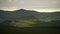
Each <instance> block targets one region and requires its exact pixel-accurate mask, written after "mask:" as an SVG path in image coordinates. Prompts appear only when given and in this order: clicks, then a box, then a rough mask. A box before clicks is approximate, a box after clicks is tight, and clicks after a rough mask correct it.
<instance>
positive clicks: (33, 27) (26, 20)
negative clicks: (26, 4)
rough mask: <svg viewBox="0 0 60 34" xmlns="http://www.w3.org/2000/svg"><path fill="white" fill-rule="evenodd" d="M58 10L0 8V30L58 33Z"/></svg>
mask: <svg viewBox="0 0 60 34" xmlns="http://www.w3.org/2000/svg"><path fill="white" fill-rule="evenodd" d="M58 27H60V12H53V13H40V12H36V11H34V10H24V9H20V10H16V11H15V12H11V11H3V10H0V30H1V32H5V33H7V34H13V33H15V34H18V33H19V34H21V33H22V34H24V33H26V34H31V33H32V34H38V33H43V34H45V33H46V34H51V33H52V34H53V33H59V31H60V29H59V28H58Z"/></svg>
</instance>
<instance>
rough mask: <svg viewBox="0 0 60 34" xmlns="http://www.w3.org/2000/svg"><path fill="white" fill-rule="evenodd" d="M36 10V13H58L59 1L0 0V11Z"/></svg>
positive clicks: (59, 8) (59, 9)
mask: <svg viewBox="0 0 60 34" xmlns="http://www.w3.org/2000/svg"><path fill="white" fill-rule="evenodd" d="M18 9H27V10H36V11H38V12H53V11H60V0H0V10H9V11H13V10H18Z"/></svg>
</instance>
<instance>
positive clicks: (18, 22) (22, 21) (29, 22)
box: [13, 20, 36, 27]
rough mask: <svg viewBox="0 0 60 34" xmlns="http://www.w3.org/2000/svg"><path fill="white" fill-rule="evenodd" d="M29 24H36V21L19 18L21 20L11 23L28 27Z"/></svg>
mask: <svg viewBox="0 0 60 34" xmlns="http://www.w3.org/2000/svg"><path fill="white" fill-rule="evenodd" d="M31 24H36V22H35V21H33V20H21V21H17V22H15V24H13V25H14V26H18V27H28V26H30V25H31Z"/></svg>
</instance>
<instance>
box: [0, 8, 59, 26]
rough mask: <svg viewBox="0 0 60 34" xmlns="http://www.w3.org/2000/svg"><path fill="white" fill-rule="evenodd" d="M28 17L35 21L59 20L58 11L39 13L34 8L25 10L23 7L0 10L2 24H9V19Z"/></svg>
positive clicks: (24, 18) (26, 18)
mask: <svg viewBox="0 0 60 34" xmlns="http://www.w3.org/2000/svg"><path fill="white" fill-rule="evenodd" d="M29 19H32V20H37V21H40V20H60V12H52V13H40V12H37V11H34V10H25V9H20V10H16V11H3V10H0V24H3V25H4V24H5V25H9V24H10V23H9V22H11V21H19V20H29ZM7 20H8V21H7ZM6 21H7V22H6ZM45 24H46V23H45ZM39 25H40V24H39ZM41 25H42V24H41Z"/></svg>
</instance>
